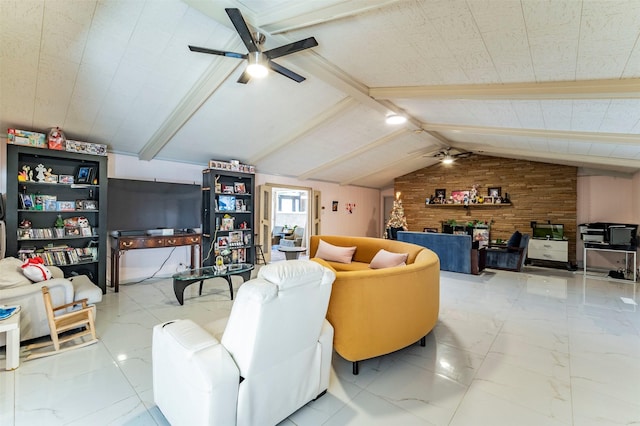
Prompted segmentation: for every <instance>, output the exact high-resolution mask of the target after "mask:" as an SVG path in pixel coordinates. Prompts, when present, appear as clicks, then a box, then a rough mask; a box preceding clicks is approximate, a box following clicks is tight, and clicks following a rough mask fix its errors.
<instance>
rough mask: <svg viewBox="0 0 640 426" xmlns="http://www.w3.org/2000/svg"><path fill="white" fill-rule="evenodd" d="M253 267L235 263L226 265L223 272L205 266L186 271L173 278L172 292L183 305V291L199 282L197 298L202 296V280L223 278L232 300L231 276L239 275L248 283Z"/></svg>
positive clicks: (249, 264)
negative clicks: (227, 284) (227, 285)
mask: <svg viewBox="0 0 640 426" xmlns="http://www.w3.org/2000/svg"><path fill="white" fill-rule="evenodd" d="M252 270H253V265H252V264H251V263H237V264H231V265H227V268H226V269H225V270H224V271H216V269H215V268H214V267H213V266H205V267H204V268H199V269H188V270H186V271H182V272H180V273H178V274H175V275H174V276H173V277H172V278H173V292H174V293H175V294H176V299H178V302H179V303H180V304H181V305H184V290H185V289H186V288H187V287H189V286H190V285H191V284H193V283H195V282H200V291H199V292H198V295H199V296H202V285H203V281H204V280H208V279H211V278H224V279H226V280H227V282H228V283H229V293H231V300H233V285H232V284H231V276H232V275H240V276H241V277H242V279H243V280H244V281H248V280H249V278H251V271H252Z"/></svg>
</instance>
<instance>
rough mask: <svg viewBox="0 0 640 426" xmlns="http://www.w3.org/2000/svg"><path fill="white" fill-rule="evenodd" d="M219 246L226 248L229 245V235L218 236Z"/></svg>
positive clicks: (219, 247)
mask: <svg viewBox="0 0 640 426" xmlns="http://www.w3.org/2000/svg"><path fill="white" fill-rule="evenodd" d="M217 246H218V249H225V248H227V247H229V237H218V241H217Z"/></svg>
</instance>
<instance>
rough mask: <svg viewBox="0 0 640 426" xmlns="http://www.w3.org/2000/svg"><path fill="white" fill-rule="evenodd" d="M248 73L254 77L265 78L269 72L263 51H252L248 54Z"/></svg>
mask: <svg viewBox="0 0 640 426" xmlns="http://www.w3.org/2000/svg"><path fill="white" fill-rule="evenodd" d="M247 61H248V62H249V65H247V73H249V75H250V76H251V77H253V78H264V77H266V76H267V74H268V73H269V70H268V69H267V67H266V65H265V61H264V59H263V56H262V52H252V53H249V54H248V55H247Z"/></svg>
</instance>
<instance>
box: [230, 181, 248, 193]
mask: <svg viewBox="0 0 640 426" xmlns="http://www.w3.org/2000/svg"><path fill="white" fill-rule="evenodd" d="M233 190H234V191H235V193H236V194H246V193H247V188H246V186H245V184H244V182H234V183H233Z"/></svg>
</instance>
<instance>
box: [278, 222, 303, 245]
mask: <svg viewBox="0 0 640 426" xmlns="http://www.w3.org/2000/svg"><path fill="white" fill-rule="evenodd" d="M303 239H304V228H301V227H299V226H298V227H296V229H294V231H293V234H291V235H287V236H286V237H284V238H283V239H281V240H280V245H281V246H283V247H302V240H303Z"/></svg>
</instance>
